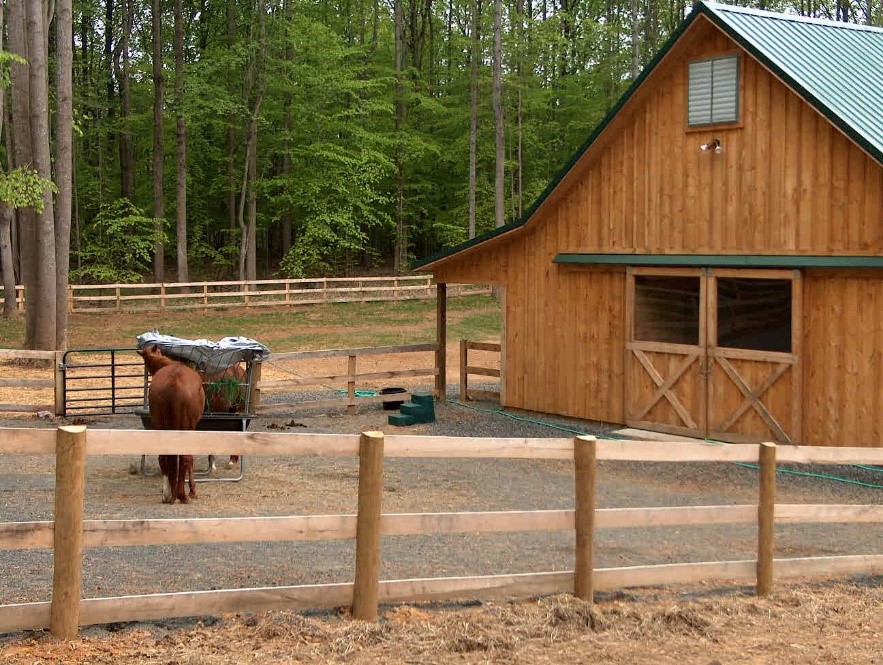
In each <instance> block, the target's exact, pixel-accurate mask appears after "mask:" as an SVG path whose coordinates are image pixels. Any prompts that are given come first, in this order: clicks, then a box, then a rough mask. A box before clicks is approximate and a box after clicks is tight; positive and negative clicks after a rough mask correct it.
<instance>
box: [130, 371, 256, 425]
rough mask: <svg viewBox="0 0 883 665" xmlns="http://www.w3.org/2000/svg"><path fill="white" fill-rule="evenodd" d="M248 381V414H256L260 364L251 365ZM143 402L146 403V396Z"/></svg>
mask: <svg viewBox="0 0 883 665" xmlns="http://www.w3.org/2000/svg"><path fill="white" fill-rule="evenodd" d="M249 381H251V393H250V397H249V399H248V412H249V413H257V409H258V405H259V404H260V403H261V363H252V365H251V377H250V378H249ZM144 401H145V402H146V401H147V399H146V396H145V400H144Z"/></svg>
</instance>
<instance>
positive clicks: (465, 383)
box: [460, 339, 502, 402]
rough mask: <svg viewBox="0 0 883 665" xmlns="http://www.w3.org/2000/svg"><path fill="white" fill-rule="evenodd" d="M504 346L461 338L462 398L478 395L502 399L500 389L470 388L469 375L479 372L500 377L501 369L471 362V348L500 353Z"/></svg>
mask: <svg viewBox="0 0 883 665" xmlns="http://www.w3.org/2000/svg"><path fill="white" fill-rule="evenodd" d="M501 348H502V346H501V345H500V344H497V343H493V342H470V341H469V340H466V339H461V340H460V400H461V401H463V402H465V401H467V400H470V399H474V398H476V397H489V398H491V399H500V391H499V390H478V389H477V388H471V389H470V388H469V375H470V374H477V375H479V376H492V377H497V378H500V376H501V373H500V370H499V369H496V368H493V367H479V366H476V365H470V364H469V350H470V349H472V350H474V351H493V352H496V353H500V349H501Z"/></svg>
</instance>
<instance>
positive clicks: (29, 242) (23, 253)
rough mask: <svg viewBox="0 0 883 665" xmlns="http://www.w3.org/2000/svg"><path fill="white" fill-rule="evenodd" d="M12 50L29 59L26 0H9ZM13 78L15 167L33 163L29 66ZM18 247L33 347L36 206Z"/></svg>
mask: <svg viewBox="0 0 883 665" xmlns="http://www.w3.org/2000/svg"><path fill="white" fill-rule="evenodd" d="M7 34H8V35H9V50H10V51H11V52H12V53H15V54H17V55H20V56H21V57H22V58H24V59H26V60H27V59H28V43H27V39H26V36H27V32H26V12H25V0H9V26H8V32H7ZM9 71H10V79H11V84H12V85H11V88H10V92H11V95H10V96H11V104H12V109H11V110H12V127H11V130H12V132H14V134H13V137H14V140H13V141H12V144H13V153H14V155H13V156H14V160H13V165H14V167H19V166H28V165H30V164H33V161H34V158H33V147H32V140H31V119H30V117H31V110H30V109H31V99H30V82H29V78H28V66H27V65H23V64H19V63H17V62H12V63H10V65H9ZM17 216H18V229H19V233H18V247H19V265H20V266H21V269H20V271H19V272H20V275H21V283H22V285H23V286H24V288H25V291H24V296H25V339H24V348H26V349H30V348H33V347H34V339H35V337H36V325H37V317H36V309H37V297H36V295H37V292H38V289H37V264H36V260H35V256H36V244H37V213H36V211H35V210H34V209H33V208H30V207H29V208H21V209H20V210H18V215H17Z"/></svg>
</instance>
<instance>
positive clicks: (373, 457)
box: [0, 426, 883, 638]
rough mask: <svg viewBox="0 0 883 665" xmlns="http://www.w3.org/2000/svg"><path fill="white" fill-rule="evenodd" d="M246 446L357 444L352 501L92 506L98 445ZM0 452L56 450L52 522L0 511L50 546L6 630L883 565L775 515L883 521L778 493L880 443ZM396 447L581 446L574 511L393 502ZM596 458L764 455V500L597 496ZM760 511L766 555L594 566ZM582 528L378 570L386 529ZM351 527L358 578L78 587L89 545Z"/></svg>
mask: <svg viewBox="0 0 883 665" xmlns="http://www.w3.org/2000/svg"><path fill="white" fill-rule="evenodd" d="M181 450H187V451H189V452H191V453H193V454H198V455H204V454H209V453H214V454H244V455H258V456H304V455H309V456H315V455H328V456H358V457H359V459H360V464H359V492H358V508H357V510H358V512H357V514H356V515H307V516H288V517H247V518H219V519H214V518H211V519H149V520H84V519H83V514H82V506H83V493H84V484H85V459H86V456H87V455H136V454H137V455H140V454H142V453H148V454H151V455H155V454H169V453H176V452H178V451H181ZM0 453H7V454H10V453H11V454H55V455H56V463H55V468H56V498H55V506H56V512H55V521H54V522H45V521H44V522H13V523H3V524H0V548H2V549H34V548H43V549H53V551H54V558H53V560H54V574H53V587H52V600H51V601H50V602H35V603H22V604H15V605H5V606H0V632H7V631H13V630H23V629H39V628H44V627H47V626H49V627H50V629H51V630H52V632H53V633H54V634H55V635H57V636H60V637H65V638H71V637H74V636H75V635H76V633H77V627H78V626H83V625H89V624H100V623H108V622H116V621H139V620H151V619H162V618H171V617H181V616H199V615H207V614H218V613H222V612H254V611H265V610H274V609H288V610H303V609H315V608H328V607H338V606H342V605H350V604H351V605H352V607H353V615H354V616H355V617H357V618H361V619H369V620H370V619H373V618H374V617H375V616H376V613H377V606H378V603H390V602H416V601H426V600H441V599H451V598H463V597H481V598H489V597H518V596H534V595H538V594H550V593H561V592H572V593H575V594H576V595H578V596H579V597H581V598H584V599H586V600H591V599H592V594H593V592H594V591H598V590H605V589H615V588H621V587H629V586H644V585H661V584H679V583H694V582H701V581H709V580H736V579H745V578H748V579H756V582H757V591H758V593H760V594H765V593H769V592H770V590H771V587H772V582H773V579H784V578H789V577H798V576H807V575H837V574H847V573H875V574H876V573H881V572H883V554H876V555H856V556H826V557H812V558H790V559H774V558H773V553H774V541H773V525H774V523H779V524H783V523H798V522H800V523H806V522H837V523H844V522H853V523H874V522H881V521H883V505H800V504H776V503H775V465H776V462H777V459H778V461H779V462H787V463H822V464H858V463H862V464H883V449H879V448H877V449H873V448H871V449H869V448H825V447H799V446H779V447H776V446H775V445H773V444H761V445H755V444H746V445H739V446H718V445H713V444H706V443H661V442H658V441H606V440H605V441H595V439H594V438H593V437H577V438H576V439H523V438H519V439H491V438H454V437H422V436H402V435H390V436H386V437H384V435H383V434H382V433H380V432H369V433H364V434H362V435H361V436H356V435H336V434H290V433H278V434H277V433H257V432H250V433H239V432H165V431H163V432H140V431H135V430H130V431H125V430H99V429H95V430H88V431H86V429H85V428H84V427H76V426H74V427H66V428H60V429H59V430H34V429H8V430H3V431H2V433H0ZM387 457H438V458H442V457H443V458H457V457H462V458H481V457H485V458H518V459H554V460H573V462H574V468H575V486H576V504H575V508H574V509H573V510H541V511H506V512H461V513H414V514H383V513H382V510H381V497H382V494H383V483H382V465H383V460H384V459H385V458H387ZM598 460H621V461H643V462H672V463H679V462H759V464H760V466H761V472H760V481H759V497H758V502H757V503H756V504H755V503H752V504H748V505H732V506H688V507H674V508H672V507H652V508H651V507H648V508H614V509H596V508H595V499H594V496H595V480H596V478H597V474H598V472H599V470H598V469H597V467H596V463H597V461H598ZM742 523H744V524H748V523H757V524H758V542H757V553H758V554H757V557H756V558H754V559H749V560H737V561H709V562H698V563H676V564H664V565H649V566H631V567H623V568H603V569H595V568H594V565H593V559H594V551H593V542H594V536H595V532H596V530H597V529H600V528H635V527H647V526H655V527H660V526H664V527H668V526H676V525H702V524H742ZM555 530H575V532H576V546H575V548H576V551H575V570H572V571H559V572H548V573H529V574H507V575H490V576H481V577H456V578H428V579H416V580H414V579H412V580H389V581H381V580H380V579H379V569H380V566H379V562H380V558H381V554H382V553H381V550H380V537H381V536H392V535H395V536H401V535H422V534H440V533H445V534H448V533H474V534H479V533H505V532H515V531H555ZM353 538H355V540H356V561H355V567H354V581H353V582H352V583H342V584H318V585H306V586H286V587H270V588H259V589H226V590H216V591H196V592H184V593H162V594H151V595H139V596H123V597H115V598H88V599H81V582H80V580H81V565H82V551H83V548H88V547H125V546H134V545H171V544H203V543H220V542H223V543H229V542H253V541H305V540H309V541H316V540H336V539H353Z"/></svg>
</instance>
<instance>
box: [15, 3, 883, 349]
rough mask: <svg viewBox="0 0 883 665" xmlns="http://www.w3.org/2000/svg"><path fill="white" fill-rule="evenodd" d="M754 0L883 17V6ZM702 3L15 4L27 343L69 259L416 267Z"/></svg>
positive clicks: (74, 269)
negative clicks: (29, 291) (31, 293)
mask: <svg viewBox="0 0 883 665" xmlns="http://www.w3.org/2000/svg"><path fill="white" fill-rule="evenodd" d="M739 4H744V3H739ZM751 4H753V5H754V6H757V7H759V8H763V9H771V10H776V11H793V12H795V13H800V14H803V15H811V16H821V17H827V18H831V19H834V20H844V21H851V22H860V23H874V24H878V25H879V24H881V22H883V3H881V2H879V0H858V1H854V0H852V1H851V0H822V1H819V0H798V1H797V2H793V1H792V2H787V1H783V2H776V1H774V0H769V1H766V2H764V1H763V0H761V1H760V2H752V3H751ZM689 10H690V6H689V4H688V3H686V1H685V0H434V1H433V0H383V1H381V0H74V2H73V4H71V0H3V1H2V2H0V21H2V23H3V30H2V36H3V42H2V43H0V56H2V57H0V66H2V68H3V70H4V76H3V78H2V80H0V83H2V89H0V109H2V111H0V128H2V129H3V130H5V131H2V146H0V167H2V173H0V261H2V266H3V277H4V285H5V286H6V293H7V294H8V293H9V291H10V286H11V285H12V284H14V283H16V281H17V282H18V283H24V284H25V285H26V288H28V287H31V288H33V289H35V290H38V291H39V293H40V297H39V298H29V299H28V317H27V320H28V332H27V336H28V339H27V340H26V343H27V344H28V345H29V346H35V347H37V348H55V347H61V346H62V345H63V339H64V327H65V319H64V313H63V312H64V311H65V309H66V305H65V303H64V291H65V289H64V286H65V285H66V284H67V280H68V269H69V278H70V280H71V281H73V282H97V283H102V282H114V281H157V282H159V281H166V282H169V281H187V280H192V279H217V278H229V277H239V278H241V279H242V278H244V279H255V278H257V277H270V276H276V275H279V276H292V277H297V276H318V275H330V274H338V275H343V274H351V273H353V272H356V271H366V270H372V269H373V270H380V269H383V270H385V271H387V272H389V271H399V272H401V271H404V270H406V269H407V265H408V262H409V261H410V260H411V259H413V258H414V257H422V256H425V255H427V254H430V253H432V252H435V251H438V250H440V249H442V248H444V247H446V246H449V245H451V244H454V243H456V242H459V241H462V240H464V239H466V238H468V237H471V236H473V235H475V234H477V233H481V232H483V231H486V230H488V229H490V228H492V227H494V226H495V225H496V226H499V225H501V224H503V223H505V222H508V221H511V220H512V219H515V218H517V217H519V216H520V215H521V214H522V212H523V211H524V210H525V209H527V208H528V207H529V206H530V204H531V202H532V201H533V200H534V199H535V198H536V197H537V196H538V195H539V194H540V193H541V192H542V190H543V188H544V187H545V186H546V185H547V183H548V182H549V181H550V179H551V178H552V177H553V175H554V174H555V173H556V172H557V171H558V170H559V169H561V168H562V167H563V165H564V164H566V162H567V160H568V158H569V157H570V156H571V155H572V153H573V152H574V151H575V150H576V149H577V148H578V146H579V145H580V144H581V143H582V141H583V140H584V139H585V137H586V136H587V135H588V133H589V132H590V131H591V129H592V128H593V127H594V126H595V125H596V124H597V122H598V121H599V120H600V119H601V118H602V117H603V115H604V114H605V113H606V112H607V110H609V108H610V107H611V106H612V105H613V104H614V103H615V101H616V99H617V98H618V97H619V95H620V94H621V93H622V92H623V90H625V88H626V87H627V86H628V84H629V82H630V81H631V80H632V79H633V78H634V76H636V75H637V73H638V72H639V71H640V69H641V68H642V67H643V65H644V64H646V63H647V62H648V61H649V60H650V59H651V58H652V56H653V55H654V53H655V52H656V51H657V50H658V48H659V47H660V46H661V45H662V44H663V43H664V41H665V40H666V38H667V37H668V36H669V34H670V33H671V31H672V30H673V29H674V28H675V27H676V26H677V25H678V23H679V22H680V21H681V20H682V19H683V18H684V16H685V15H686V14H687V12H689ZM68 262H69V268H68ZM8 311H9V310H8V309H7V313H8ZM53 312H54V313H55V314H54V315H53ZM41 320H42V321H44V323H42V324H41V323H40V321H41ZM47 320H51V325H50V324H49V323H46V321H47ZM50 328H51V332H50Z"/></svg>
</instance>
